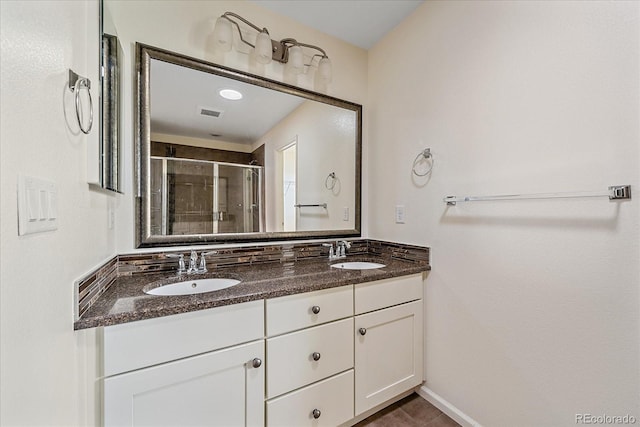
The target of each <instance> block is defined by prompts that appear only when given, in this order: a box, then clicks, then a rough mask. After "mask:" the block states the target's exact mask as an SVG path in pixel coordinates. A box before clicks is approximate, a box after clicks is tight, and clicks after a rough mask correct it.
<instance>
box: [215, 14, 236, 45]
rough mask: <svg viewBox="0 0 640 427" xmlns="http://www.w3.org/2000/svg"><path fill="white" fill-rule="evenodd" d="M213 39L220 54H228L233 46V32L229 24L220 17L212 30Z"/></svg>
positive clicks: (225, 19)
mask: <svg viewBox="0 0 640 427" xmlns="http://www.w3.org/2000/svg"><path fill="white" fill-rule="evenodd" d="M213 38H214V40H215V43H216V46H217V48H218V49H220V50H221V51H222V52H229V51H230V50H231V46H232V45H233V31H232V28H231V22H230V21H229V20H228V19H227V18H223V17H222V16H221V17H219V18H218V19H216V26H215V27H214V29H213Z"/></svg>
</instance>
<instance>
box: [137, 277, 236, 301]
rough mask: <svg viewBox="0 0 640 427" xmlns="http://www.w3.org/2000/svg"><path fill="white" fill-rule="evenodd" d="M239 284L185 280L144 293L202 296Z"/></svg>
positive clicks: (216, 280) (221, 279)
mask: <svg viewBox="0 0 640 427" xmlns="http://www.w3.org/2000/svg"><path fill="white" fill-rule="evenodd" d="M238 283H240V280H236V279H224V278H219V277H217V278H213V279H199V280H185V281H183V282H177V283H171V284H169V285H163V286H158V287H156V288H153V289H149V290H148V291H144V292H145V293H146V294H150V295H162V296H173V295H193V294H202V293H205V292H212V291H219V290H220V289H225V288H230V287H231V286H235V285H237V284H238Z"/></svg>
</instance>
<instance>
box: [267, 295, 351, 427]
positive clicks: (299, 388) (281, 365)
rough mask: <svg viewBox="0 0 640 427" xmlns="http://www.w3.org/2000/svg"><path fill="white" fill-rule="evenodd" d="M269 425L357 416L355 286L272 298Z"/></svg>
mask: <svg viewBox="0 0 640 427" xmlns="http://www.w3.org/2000/svg"><path fill="white" fill-rule="evenodd" d="M266 311H267V313H266V315H267V402H266V413H267V425H268V426H296V427H304V426H314V427H316V426H337V425H340V424H343V423H345V422H347V421H349V420H351V419H352V418H353V378H354V372H353V286H342V287H339V288H333V289H327V290H322V291H316V292H309V293H305V294H298V295H291V296H286V297H280V298H274V299H271V300H267V301H266Z"/></svg>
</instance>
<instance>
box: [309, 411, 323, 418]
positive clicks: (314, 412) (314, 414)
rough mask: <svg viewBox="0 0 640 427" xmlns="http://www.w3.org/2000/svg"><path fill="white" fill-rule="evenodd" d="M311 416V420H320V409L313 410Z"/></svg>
mask: <svg viewBox="0 0 640 427" xmlns="http://www.w3.org/2000/svg"><path fill="white" fill-rule="evenodd" d="M311 415H313V418H315V419H318V418H320V415H322V412H320V409H314V410H313V411H312V412H311Z"/></svg>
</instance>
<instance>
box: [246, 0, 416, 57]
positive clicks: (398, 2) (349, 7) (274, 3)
mask: <svg viewBox="0 0 640 427" xmlns="http://www.w3.org/2000/svg"><path fill="white" fill-rule="evenodd" d="M423 1H424V0H253V1H252V2H253V3H255V4H257V5H259V6H262V7H264V8H266V9H269V10H271V11H273V12H276V13H279V14H281V15H285V16H288V17H289V18H292V19H294V20H296V21H298V22H300V23H302V24H305V25H307V26H309V27H311V28H315V29H316V30H320V31H322V32H324V33H327V34H329V35H332V36H334V37H337V38H339V39H341V40H344V41H346V42H348V43H351V44H354V45H356V46H359V47H361V48H363V49H367V50H368V49H370V48H372V47H373V46H374V45H375V44H376V43H377V42H378V40H380V39H381V38H382V37H384V35H385V34H387V33H388V32H389V31H391V30H392V29H393V28H394V27H395V26H396V25H398V24H399V23H400V22H401V21H402V20H403V19H404V18H406V17H407V16H409V15H410V14H411V12H413V11H414V10H415V9H416V8H417V7H418V6H420V5H421V4H422V3H423Z"/></svg>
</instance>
